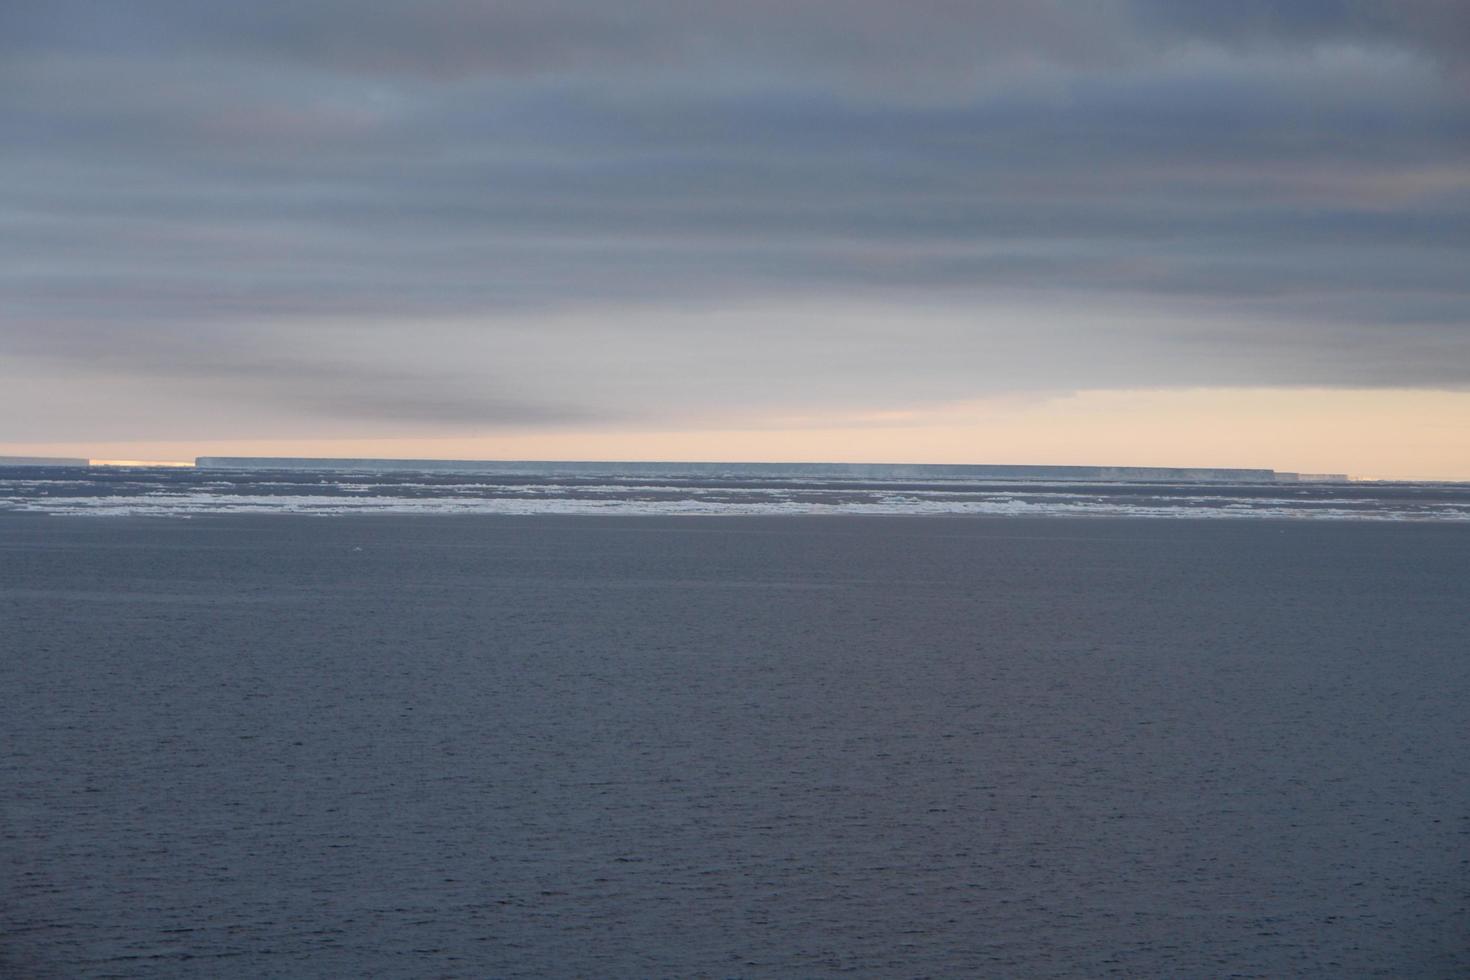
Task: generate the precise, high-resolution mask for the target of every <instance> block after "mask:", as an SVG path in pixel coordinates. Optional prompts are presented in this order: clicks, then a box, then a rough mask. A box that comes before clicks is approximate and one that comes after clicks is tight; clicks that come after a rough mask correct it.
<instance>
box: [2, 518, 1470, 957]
mask: <svg viewBox="0 0 1470 980" xmlns="http://www.w3.org/2000/svg"><path fill="white" fill-rule="evenodd" d="M1467 636H1470V526H1467V525H1463V524H1429V523H1391V522H1370V521H1364V522H1347V521H1264V520H1262V521H1191V520H1176V521H1143V520H1112V519H1106V518H1098V519H1094V520H1086V521H1077V520H1054V519H1053V520H1048V519H1020V518H1008V519H993V518H992V519H983V518H975V519H958V518H950V519H933V518H893V517H866V518H854V517H842V516H833V517H823V518H809V517H768V518H759V517H747V518H730V517H722V518H718V519H714V518H698V517H686V518H640V517H615V518H614V517H609V518H596V517H581V518H565V517H540V518H512V517H434V518H430V517H411V518H404V517H394V516H386V515H384V516H377V517H373V518H362V517H357V518H352V517H337V518H328V519H324V518H306V517H293V516H289V515H267V516H215V517H204V518H196V519H194V520H160V519H140V518H126V517H123V518H117V519H113V520H97V521H83V520H64V519H59V518H53V517H45V516H42V515H35V514H18V515H9V516H0V653H3V657H0V692H3V693H0V698H3V708H4V710H3V711H0V744H3V746H4V755H3V760H4V762H3V770H0V798H3V800H4V804H3V806H4V809H3V814H4V827H3V829H4V850H3V858H4V862H5V870H6V873H5V876H4V882H5V884H4V888H5V891H4V896H3V905H0V932H3V934H4V937H5V938H4V947H3V953H0V973H4V974H5V975H7V976H10V975H15V976H54V977H99V976H120V977H145V976H146V977H157V976H179V977H186V976H187V977H194V976H211V977H213V976H222V977H300V976H307V977H338V976H381V977H426V976H598V977H602V976H609V977H613V976H616V977H642V976H715V977H719V976H776V975H781V976H826V975H836V974H853V975H860V976H894V977H910V976H982V975H984V976H1099V975H1109V974H1116V975H1123V976H1262V977H1267V976H1269V977H1280V976H1301V975H1310V976H1324V977H1342V976H1371V975H1380V976H1393V977H1451V976H1464V975H1465V974H1466V972H1467V970H1470V953H1467V948H1470V944H1467V940H1470V900H1467V885H1470V877H1467V868H1470V865H1467V863H1466V862H1467V858H1470V849H1467V844H1470V744H1467V743H1470V726H1467V725H1466V714H1465V705H1466V704H1467V703H1470V655H1467V640H1466V637H1467Z"/></svg>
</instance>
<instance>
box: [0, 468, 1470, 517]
mask: <svg viewBox="0 0 1470 980" xmlns="http://www.w3.org/2000/svg"><path fill="white" fill-rule="evenodd" d="M0 511H20V512H33V513H44V514H57V515H67V514H70V515H85V516H94V517H116V516H148V517H191V516H194V515H203V514H269V513H291V514H317V515H323V516H331V515H343V514H506V515H535V514H553V515H556V514H563V515H571V514H628V515H644V516H650V515H651V516H676V515H697V516H720V515H779V514H859V515H861V514H873V515H902V514H914V515H924V514H934V515H944V514H956V515H995V516H1035V517H1057V516H1078V517H1190V518H1199V517H1210V518H1236V519H1238V518H1252V517H1254V518H1276V519H1282V518H1289V519H1300V518H1310V519H1333V520H1388V521H1467V520H1470V485H1466V484H1443V483H1440V484H1436V483H1358V484H1345V483H1322V484H1313V483H1292V484H1280V483H1242V484H1228V483H1208V484H1204V483H1122V482H1106V483H1079V482H1056V483H1048V482H1036V481H1014V482H978V481H967V480H943V479H935V480H925V481H914V480H882V479H871V480H824V479H811V478H803V479H773V478H771V477H770V476H767V475H763V474H750V475H744V476H743V475H741V474H740V473H732V474H726V475H722V476H717V477H708V478H702V477H701V478H680V479H665V478H648V477H643V476H618V475H616V474H612V475H599V476H596V477H574V476H566V475H554V474H542V475H534V474H533V475H508V474H460V473H413V472H391V473H389V472H384V473H363V472H355V473H346V472H340V471H327V470H323V471H311V470H281V471H261V470H253V471H235V472H232V471H222V470H219V469H201V470H189V469H182V470H181V469H176V468H168V469H163V468H158V469H144V468H137V469H130V468H108V469H89V470H79V469H61V468H58V469H36V468H27V469H21V468H14V469H0Z"/></svg>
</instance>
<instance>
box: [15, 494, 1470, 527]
mask: <svg viewBox="0 0 1470 980" xmlns="http://www.w3.org/2000/svg"><path fill="white" fill-rule="evenodd" d="M0 513H31V514H46V515H51V516H78V517H181V518H182V517H195V516H201V515H212V514H219V515H230V514H305V515H311V516H318V517H339V516H345V515H354V514H382V515H388V516H406V515H424V516H435V515H456V514H485V515H505V516H538V515H545V516H572V515H586V514H599V515H609V516H618V515H624V516H639V517H685V516H688V517H741V516H771V515H808V516H812V515H824V514H831V515H857V516H967V515H970V516H993V517H1007V516H1009V517H1020V516H1026V517H1147V518H1185V519H1190V518H1196V519H1224V520H1249V519H1252V518H1254V519H1275V520H1283V519H1284V520H1348V521H1400V522H1402V521H1418V522H1432V523H1465V522H1470V508H1464V507H1457V506H1454V505H1438V506H1435V505H1428V506H1423V507H1409V508H1405V507H1393V506H1376V507H1368V508H1342V507H1333V506H1318V507H1311V506H1302V505H1300V504H1297V503H1295V502H1292V501H1262V502H1259V503H1240V502H1232V503H1222V504H1209V505H1201V504H1199V503H1198V502H1195V503H1180V504H1176V505H1157V504H1129V503H1123V502H1112V501H1102V500H1077V499H1072V500H1058V501H1040V502H1038V501H1027V500H1014V499H992V500H967V501H955V500H921V499H913V498H909V499H894V500H874V501H860V502H858V501H844V502H834V503H823V502H819V501H813V500H772V501H753V502H729V501H707V500H660V501H647V500H617V499H596V500H588V499H544V498H543V499H507V498H492V499H484V498H443V497H440V498H434V499H412V498H402V497H352V498H346V499H344V498H343V497H340V496H291V497H282V496H255V497H252V496H216V495H213V494H157V495H153V494H142V495H138V496H130V497H65V498H55V499H48V500H35V499H31V500H25V499H11V500H9V501H0Z"/></svg>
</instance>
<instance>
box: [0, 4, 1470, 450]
mask: <svg viewBox="0 0 1470 980" xmlns="http://www.w3.org/2000/svg"><path fill="white" fill-rule="evenodd" d="M5 453H9V454H27V455H35V454H61V455H84V456H92V457H127V458H161V459H169V458H189V457H192V456H194V455H204V454H217V455H245V454H261V455H333V456H406V457H425V456H427V457H457V458H464V457H474V458H521V459H525V458H571V459H576V458H583V459H586V458H596V459H715V460H720V459H724V460H732V459H749V460H761V459H772V460H789V459H808V460H833V461H842V460H852V461H890V462H950V463H964V462H977V463H985V462H989V463H1075V464H1103V465H1107V464H1114V465H1164V466H1192V465H1200V466H1253V467H1254V466H1261V467H1274V468H1277V469H1286V470H1300V471H1306V472H1347V473H1352V474H1354V475H1360V476H1378V477H1390V478H1439V479H1470V6H1467V5H1466V4H1465V3H1463V0H1396V2H1394V3H1391V4H1390V3H1382V2H1376V0H1375V2H1366V0H1364V2H1349V0H1340V2H1334V0H1297V2H1293V3H1276V2H1265V0H1235V2H1231V3H1220V2H1217V0H1091V2H1086V3H1083V2H1072V3H1061V2H1053V0H1027V2H998V0H978V2H970V3H966V2H960V0H906V2H903V3H897V2H893V0H823V2H800V0H783V2H780V3H777V2H771V0H741V2H738V3H732V2H728V0H666V2H665V0H624V2H620V3H600V2H599V3H594V2H567V0H524V2H523V0H506V2H469V0H415V2H400V3H393V2H371V3H369V2H363V0H252V2H250V3H238V2H233V0H231V2H215V0H152V2H142V0H106V2H100V0H94V2H81V0H46V2H44V3H42V2H26V0H10V2H4V0H0V454H5Z"/></svg>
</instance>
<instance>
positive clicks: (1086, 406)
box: [0, 388, 1470, 480]
mask: <svg viewBox="0 0 1470 980" xmlns="http://www.w3.org/2000/svg"><path fill="white" fill-rule="evenodd" d="M0 454H14V455H56V456H86V457H91V458H94V459H98V458H111V459H114V460H160V461H164V460H190V459H192V458H193V457H195V456H204V455H218V456H338V457H387V458H395V457H396V458H440V459H444V458H457V459H603V460H635V459H641V460H714V461H737V460H743V461H763V460H764V461H774V462H791V461H801V460H806V461H826V462H893V463H1014V464H1038V465H1040V464H1077V465H1117V466H1216V467H1269V468H1272V469H1277V470H1292V471H1297V472H1304V473H1346V474H1348V475H1350V476H1355V477H1361V478H1379V479H1430V480H1470V392H1445V391H1419V390H1377V389H1247V388H1208V389H1189V390H1137V391H1090V392H1078V393H1073V394H1067V395H1059V396H1056V397H1048V398H1042V397H1035V398H1027V399H986V400H980V401H973V402H964V403H958V404H950V405H941V406H915V407H914V408H912V409H911V410H907V411H900V412H893V411H890V412H885V413H881V414H876V415H869V416H853V415H848V416H836V415H834V416H825V417H805V418H800V419H792V418H788V419H762V420H760V421H759V422H758V423H746V424H744V425H723V426H716V425H710V426H708V427H702V428H694V427H691V428H687V429H673V428H663V429H658V428H649V429H641V430H631V429H629V430H624V429H617V430H614V429H606V430H596V429H586V428H583V429H541V430H535V431H506V432H496V433H487V434H484V435H478V436H456V437H442V438H408V437H395V438H382V439H331V438H311V439H269V438H260V439H236V440H222V441H219V442H207V441H200V440H189V441H167V440H163V441H150V442H110V443H102V444H86V443H75V442H71V443H0Z"/></svg>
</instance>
